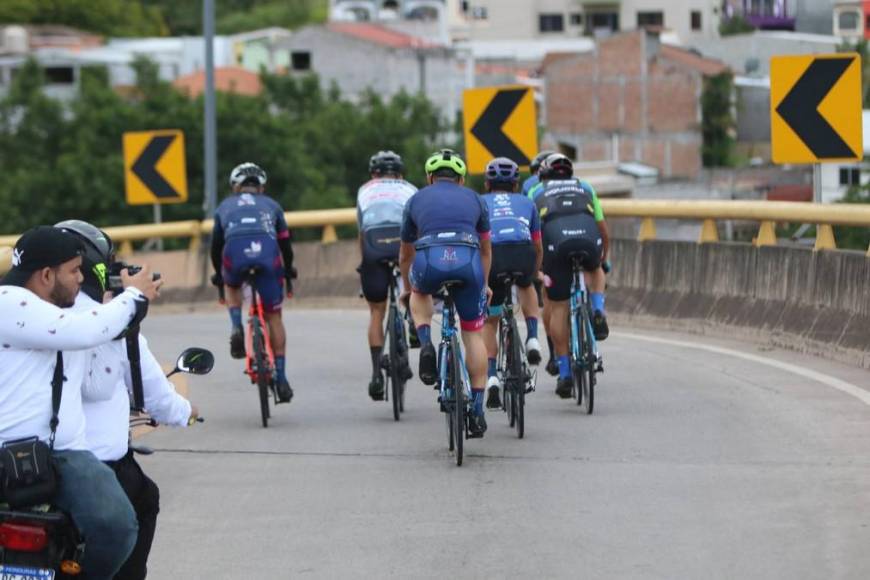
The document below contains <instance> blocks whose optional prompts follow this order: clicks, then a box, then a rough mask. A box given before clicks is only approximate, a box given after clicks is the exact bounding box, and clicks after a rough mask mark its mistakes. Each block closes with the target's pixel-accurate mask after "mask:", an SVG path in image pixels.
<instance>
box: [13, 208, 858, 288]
mask: <svg viewBox="0 0 870 580" xmlns="http://www.w3.org/2000/svg"><path fill="white" fill-rule="evenodd" d="M601 205H602V206H603V208H604V212H605V214H606V215H607V218H608V219H613V218H636V219H640V220H641V225H640V232H639V234H638V239H639V240H641V241H645V240H654V239H655V238H656V227H655V220H657V219H680V220H699V221H701V222H702V227H701V234H700V236H699V239H698V242H699V243H710V242H718V241H719V232H718V227H717V223H716V222H717V221H722V220H739V221H754V222H758V223H759V229H758V235H757V236H756V237H755V239H754V241H753V243H754V244H755V245H756V246H772V245H776V224H777V223H793V224H814V225H816V242H815V249H816V250H823V249H824V250H827V249H836V247H837V246H836V242H835V240H834V231H833V228H832V226H835V225H843V226H859V227H870V205H866V206H865V205H854V204H837V205H830V204H825V205H820V204H814V203H795V202H774V201H682V200H681V201H676V200H651V201H642V200H634V199H603V200H601ZM284 216H285V218H286V220H287V225H288V226H290V227H291V228H296V229H298V228H322V229H323V232H322V236H321V241H322V242H323V243H330V242H334V241H336V240H337V239H338V236H337V235H336V231H335V227H336V226H340V225H354V224H356V219H357V214H356V209H355V208H342V209H323V210H310V211H296V212H287V213H285V214H284ZM212 227H213V222H212V220H205V221H195V220H192V221H181V222H169V223H164V224H144V225H131V226H115V227H109V228H106V232H107V233H108V234H109V235H110V236H112V239H113V240H114V241H115V242H116V243H120V250H119V253H121V254H122V255H128V254H129V253H132V250H133V246H132V242H136V241H142V240H148V239H153V238H187V239H189V240H190V245H189V248H190V249H191V250H193V251H195V250H198V249H199V247H200V245H201V242H202V237H203V236H204V235H207V234H208V233H210V232H211V229H212ZM17 239H18V236H17V235H15V236H0V271H3V270H5V269H6V268H5V267H4V266H5V265H6V264H8V260H9V253H10V252H9V250H8V248H9V247H11V246H13V245H14V244H15V241H16V240H17ZM4 247H5V250H4ZM867 255H868V256H870V248H868V252H867Z"/></svg>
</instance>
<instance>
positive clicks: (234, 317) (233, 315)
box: [230, 307, 242, 330]
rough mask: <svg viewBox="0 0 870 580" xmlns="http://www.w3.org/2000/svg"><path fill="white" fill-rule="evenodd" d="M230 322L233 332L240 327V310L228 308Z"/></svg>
mask: <svg viewBox="0 0 870 580" xmlns="http://www.w3.org/2000/svg"><path fill="white" fill-rule="evenodd" d="M230 322H232V323H233V330H235V329H237V328H241V327H242V309H241V308H235V307H230Z"/></svg>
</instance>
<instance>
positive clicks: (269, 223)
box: [215, 193, 284, 240]
mask: <svg viewBox="0 0 870 580" xmlns="http://www.w3.org/2000/svg"><path fill="white" fill-rule="evenodd" d="M283 216H284V211H283V209H282V208H281V206H280V204H278V202H277V201H275V200H274V199H272V198H271V197H268V196H266V195H262V194H252V193H240V194H236V195H231V196H230V197H228V198H226V199H225V200H223V201H222V202H221V204H220V205H219V206H218V208H217V212H216V214H215V219H216V220H217V221H218V222H219V224H220V227H221V229H222V230H223V234H224V239H225V240H229V239H232V238H238V237H248V236H257V235H268V236H269V237H271V238H273V239H274V238H276V237H277V235H278V232H279V231H280V229H281V227H280V225H281V224H282V223H283V221H284V217H283Z"/></svg>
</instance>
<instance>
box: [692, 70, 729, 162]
mask: <svg viewBox="0 0 870 580" xmlns="http://www.w3.org/2000/svg"><path fill="white" fill-rule="evenodd" d="M733 85H734V77H733V76H732V75H731V73H730V72H724V73H720V74H718V75H715V76H712V77H706V78H705V79H704V89H703V92H702V94H701V137H702V140H703V145H702V147H701V158H702V160H703V163H704V166H705V167H723V166H730V165H733V163H734V132H735V126H736V124H735V121H734V116H733V115H732V114H731V94H732V91H733Z"/></svg>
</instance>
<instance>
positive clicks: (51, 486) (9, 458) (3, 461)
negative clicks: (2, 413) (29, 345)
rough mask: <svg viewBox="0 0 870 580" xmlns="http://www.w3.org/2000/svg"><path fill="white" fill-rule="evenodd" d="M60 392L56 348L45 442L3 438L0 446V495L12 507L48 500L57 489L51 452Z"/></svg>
mask: <svg viewBox="0 0 870 580" xmlns="http://www.w3.org/2000/svg"><path fill="white" fill-rule="evenodd" d="M62 392H63V355H62V354H61V353H60V352H59V351H58V353H57V364H56V365H55V367H54V376H53V377H52V379H51V423H50V426H51V437H50V438H49V442H48V444H46V443H45V441H40V440H39V438H37V437H28V438H26V439H16V440H15V441H7V442H6V443H4V444H3V447H2V448H0V469H2V472H0V496H2V499H3V501H5V502H6V503H8V504H9V506H10V507H11V508H13V509H17V508H20V507H27V506H32V505H38V504H43V503H49V502H51V500H52V499H53V498H54V494H55V491H56V490H57V479H58V478H57V470H56V468H55V465H54V460H53V459H52V457H51V453H52V451H53V450H54V435H55V433H56V432H57V425H58V423H59V420H58V417H57V414H58V411H59V410H60V398H61V394H62Z"/></svg>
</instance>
